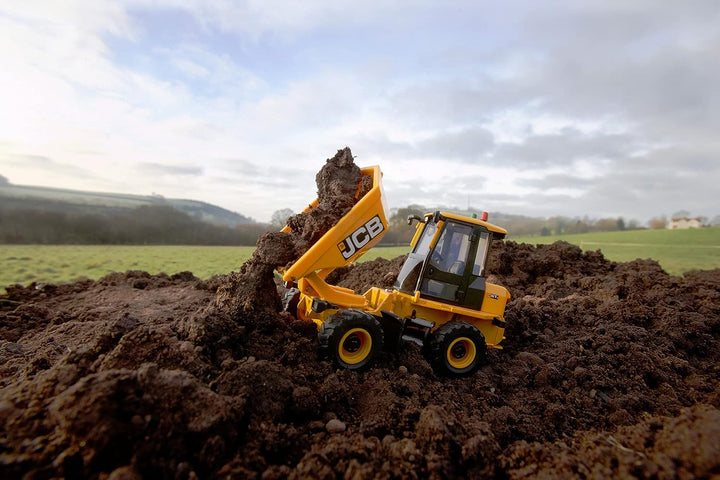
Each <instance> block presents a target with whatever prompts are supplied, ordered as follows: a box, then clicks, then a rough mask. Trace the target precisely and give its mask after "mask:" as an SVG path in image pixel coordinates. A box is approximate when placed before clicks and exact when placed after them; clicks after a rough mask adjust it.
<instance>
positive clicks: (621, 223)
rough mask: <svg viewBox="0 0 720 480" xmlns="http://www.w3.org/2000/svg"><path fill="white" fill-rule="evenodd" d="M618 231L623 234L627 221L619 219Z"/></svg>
mask: <svg viewBox="0 0 720 480" xmlns="http://www.w3.org/2000/svg"><path fill="white" fill-rule="evenodd" d="M617 229H618V230H620V231H621V232H622V231H623V230H625V220H624V219H623V218H622V217H619V218H618V219H617Z"/></svg>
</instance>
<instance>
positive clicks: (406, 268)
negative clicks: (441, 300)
mask: <svg viewBox="0 0 720 480" xmlns="http://www.w3.org/2000/svg"><path fill="white" fill-rule="evenodd" d="M436 230H437V226H436V225H435V224H434V223H426V224H425V228H424V229H423V232H422V234H421V235H420V238H419V239H418V241H417V243H416V244H415V248H414V249H413V251H412V252H411V253H410V254H409V255H408V258H407V260H405V264H404V265H403V267H402V269H401V270H400V274H399V275H398V278H397V282H395V288H396V289H398V290H400V291H401V292H405V293H410V294H414V293H415V290H417V281H418V277H419V276H420V270H422V266H423V262H424V261H425V258H426V257H427V254H428V252H429V251H430V242H432V238H433V235H435V231H436Z"/></svg>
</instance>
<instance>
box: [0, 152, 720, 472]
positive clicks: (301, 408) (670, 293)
mask: <svg viewBox="0 0 720 480" xmlns="http://www.w3.org/2000/svg"><path fill="white" fill-rule="evenodd" d="M340 152H343V151H340ZM340 152H338V153H339V155H340ZM348 155H350V153H349V149H348V150H347V154H342V155H341V159H343V158H347V156H348ZM333 158H335V157H333ZM350 159H352V156H351V155H350ZM343 162H344V161H343ZM343 162H337V163H338V164H343V165H344V163H343ZM332 163H333V165H334V164H335V162H332ZM354 181H355V180H354ZM357 188H358V181H355V191H354V192H352V195H353V197H355V200H356V199H357V197H358V193H357ZM340 190H343V191H344V190H345V189H340ZM346 190H347V193H348V195H349V193H350V189H349V188H348V189H346ZM319 193H320V192H319ZM319 197H320V195H319ZM351 207H352V203H348V204H346V205H345V206H344V207H342V208H351ZM342 208H340V207H338V211H340V210H342ZM341 216H342V214H341ZM335 221H336V220H335ZM297 222H298V223H296V224H295V225H296V226H295V228H294V229H293V231H295V232H296V234H295V235H296V236H297V235H299V233H297V232H305V230H304V229H303V227H301V226H300V227H298V226H297V225H302V222H303V220H302V219H298V220H297ZM290 223H291V222H290V221H289V224H290ZM330 226H332V225H330ZM327 228H329V227H327ZM321 230H322V229H320V231H321ZM278 239H281V240H278ZM311 243H312V236H310V237H307V238H305V239H304V240H301V241H300V245H301V246H300V247H298V243H296V239H295V238H293V234H289V235H288V234H284V235H282V236H280V235H277V234H271V235H270V236H269V237H268V238H267V239H266V240H263V239H261V241H260V243H259V246H258V250H259V252H257V254H256V255H255V256H254V257H253V259H251V260H250V261H249V262H248V264H245V265H244V266H243V267H242V268H241V269H240V271H239V272H236V273H232V274H228V275H224V276H218V277H214V278H212V279H210V280H200V279H198V278H195V277H194V276H193V275H192V274H191V273H189V272H184V273H181V274H177V275H172V276H168V275H164V274H161V275H150V274H148V273H146V272H139V271H130V272H125V273H114V274H111V275H108V276H106V277H103V278H101V279H100V280H98V281H83V282H78V283H73V284H66V285H35V284H32V285H29V286H27V287H23V286H19V285H16V286H10V287H8V288H7V293H6V294H4V295H2V296H0V477H2V478H23V477H25V478H54V477H66V478H98V479H99V478H107V479H121V478H178V479H190V478H257V479H264V480H270V479H280V478H292V479H300V478H313V479H318V478H319V479H334V478H438V479H439V478H483V477H489V476H497V477H500V478H509V479H513V478H547V477H558V478H565V477H580V478H598V479H599V478H608V477H616V478H711V477H713V476H716V475H720V384H719V379H720V362H719V358H718V357H719V356H720V353H718V352H720V344H719V343H720V341H719V339H720V288H718V287H719V286H720V270H710V271H695V272H689V273H686V274H685V275H683V276H678V277H676V276H670V275H668V274H667V273H665V272H664V271H663V270H662V268H661V267H660V266H659V265H658V264H657V263H656V262H654V261H652V260H636V261H633V262H628V263H614V262H611V261H609V260H607V259H605V258H604V257H603V256H602V255H601V254H600V253H598V252H582V251H581V250H580V249H579V248H578V247H575V246H572V245H569V244H567V243H561V242H559V243H555V244H553V245H546V246H531V245H527V244H516V243H514V242H510V241H506V242H494V243H493V245H492V248H491V253H490V257H489V263H488V271H490V272H492V273H493V276H492V277H491V278H490V279H489V281H492V282H495V283H499V284H501V285H505V286H506V287H507V288H508V289H509V290H510V292H511V294H512V299H511V301H510V302H509V304H508V307H507V312H506V320H507V322H508V328H507V330H506V331H505V335H506V337H507V338H506V340H504V342H503V346H504V349H503V350H494V351H491V352H489V355H488V359H487V364H486V365H484V366H483V368H481V369H480V370H479V371H478V372H477V373H476V374H474V375H472V376H470V377H467V378H461V379H448V378H443V377H438V376H436V375H435V374H434V373H433V371H432V369H431V368H430V367H429V365H428V364H427V363H426V362H425V360H424V358H423V357H422V355H421V352H420V350H419V349H418V348H417V347H416V346H415V345H413V344H407V345H404V346H403V348H402V349H401V350H400V351H399V352H398V353H397V354H384V355H383V356H382V357H381V358H380V361H379V362H377V364H376V365H375V366H374V367H373V368H371V369H370V370H369V371H367V372H363V373H356V372H350V371H345V370H336V369H335V368H334V367H333V366H332V365H331V364H330V363H329V362H327V361H324V360H321V359H319V358H318V355H317V330H316V327H315V325H314V324H313V323H312V322H304V321H301V320H296V319H295V318H293V317H292V316H291V315H290V314H288V313H285V312H281V311H280V305H279V297H278V293H277V285H276V282H275V281H273V278H272V270H273V269H274V268H275V267H276V266H279V265H286V264H287V263H289V262H292V261H294V260H295V259H296V258H297V255H298V252H302V248H305V247H307V245H308V244H311ZM302 245H304V247H303V246H302ZM273 249H277V250H278V252H275V253H273V252H271V250H273ZM370 255H372V252H370ZM268 258H270V259H271V260H268ZM402 260H403V258H402V257H400V258H397V259H394V260H383V259H377V260H374V261H370V262H366V263H361V264H358V265H354V266H350V267H345V268H342V269H338V270H336V271H335V272H333V275H332V277H329V279H331V280H332V281H333V282H334V283H336V284H338V285H341V286H345V287H348V288H352V289H354V290H356V291H358V292H362V291H363V290H365V289H366V288H368V286H370V285H376V286H385V287H390V286H391V285H392V284H393V283H394V280H395V277H396V276H397V274H398V272H399V269H400V266H401V265H402ZM266 264H268V265H271V266H272V268H269V267H267V268H268V269H269V270H267V271H269V272H270V276H269V277H268V275H266V267H265V266H264V265H266ZM268 278H269V281H268Z"/></svg>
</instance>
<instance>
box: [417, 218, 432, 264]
mask: <svg viewBox="0 0 720 480" xmlns="http://www.w3.org/2000/svg"><path fill="white" fill-rule="evenodd" d="M435 230H437V225H435V224H434V223H426V224H425V228H424V229H423V232H422V234H421V235H420V238H419V239H418V241H417V243H416V244H415V248H414V249H413V253H417V254H418V255H422V256H423V257H424V256H425V255H427V253H428V251H430V242H432V238H433V236H434V235H435Z"/></svg>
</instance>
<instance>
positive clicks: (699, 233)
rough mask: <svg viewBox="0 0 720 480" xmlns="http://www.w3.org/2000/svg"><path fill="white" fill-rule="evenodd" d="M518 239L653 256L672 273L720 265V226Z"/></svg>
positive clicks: (627, 257)
mask: <svg viewBox="0 0 720 480" xmlns="http://www.w3.org/2000/svg"><path fill="white" fill-rule="evenodd" d="M508 240H513V241H515V242H518V243H531V244H538V243H542V244H546V243H553V242H556V241H558V240H564V241H566V242H568V243H572V244H574V245H578V246H579V247H580V248H582V249H583V250H600V251H602V253H603V255H605V257H606V258H609V259H610V260H614V261H616V262H628V261H631V260H635V259H636V258H652V259H655V260H657V261H658V262H659V263H660V265H661V266H662V267H663V269H665V271H666V272H668V273H669V274H671V275H680V274H682V273H683V272H687V271H690V270H709V269H713V268H720V227H712V228H702V229H689V230H630V231H624V232H599V233H583V234H577V235H561V236H549V237H540V236H537V237H512V236H509V237H508Z"/></svg>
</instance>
